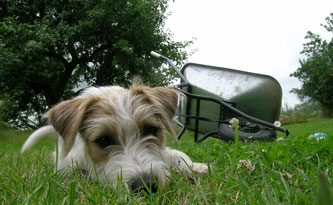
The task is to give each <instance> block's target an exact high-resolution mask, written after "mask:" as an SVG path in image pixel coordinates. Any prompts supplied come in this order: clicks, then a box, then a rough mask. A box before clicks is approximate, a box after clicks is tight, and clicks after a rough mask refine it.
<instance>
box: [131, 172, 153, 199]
mask: <svg viewBox="0 0 333 205" xmlns="http://www.w3.org/2000/svg"><path fill="white" fill-rule="evenodd" d="M130 187H131V190H132V191H133V192H141V191H145V192H147V193H149V194H151V193H155V192H157V190H158V180H157V178H156V177H155V176H154V175H152V174H150V175H147V174H145V175H143V176H139V177H136V178H135V179H133V181H132V182H131V185H130Z"/></svg>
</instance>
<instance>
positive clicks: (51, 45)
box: [0, 0, 192, 127]
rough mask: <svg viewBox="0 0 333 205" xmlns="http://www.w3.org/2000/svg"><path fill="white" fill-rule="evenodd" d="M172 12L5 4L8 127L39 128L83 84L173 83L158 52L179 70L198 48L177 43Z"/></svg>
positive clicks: (107, 2) (3, 98)
mask: <svg viewBox="0 0 333 205" xmlns="http://www.w3.org/2000/svg"><path fill="white" fill-rule="evenodd" d="M167 7H168V4H167V0H151V1H145V0H128V1H123V0H102V1H101V0H85V1H82V0H60V1H59V0H43V1H31V0H2V1H1V3H0V90H1V92H0V120H1V119H2V120H4V121H7V122H10V123H12V124H16V126H18V127H35V126H38V125H39V124H40V123H41V121H40V114H41V113H43V112H44V111H45V110H47V109H48V108H49V107H50V106H52V105H54V104H56V103H57V102H59V101H61V100H64V99H68V98H69V97H71V96H73V95H74V94H75V93H74V91H73V89H74V88H77V87H78V86H79V85H80V83H82V82H86V83H88V84H89V85H112V84H117V85H122V86H128V85H130V83H131V79H132V78H133V77H134V76H141V78H142V79H143V80H144V82H145V83H147V84H148V85H152V86H155V85H167V84H169V83H170V82H171V81H172V80H173V79H174V78H175V73H174V72H172V71H170V70H169V69H168V68H166V67H163V66H161V62H159V61H157V60H152V59H151V57H150V51H152V50H154V51H157V52H160V53H162V54H164V55H166V56H169V57H171V58H172V59H175V60H176V61H177V62H178V63H177V64H178V66H179V65H180V64H181V63H182V62H184V60H186V59H187V57H188V56H187V53H186V52H185V51H184V50H185V48H186V47H187V46H189V45H190V44H191V43H192V42H191V41H185V42H174V41H173V40H172V33H171V32H170V31H166V29H165V28H164V25H165V20H166V18H167V16H168V14H167V13H166V10H167ZM29 116H35V119H36V120H37V123H36V122H33V121H32V120H31V119H30V118H29Z"/></svg>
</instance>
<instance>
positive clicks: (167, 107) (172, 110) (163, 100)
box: [151, 87, 178, 136]
mask: <svg viewBox="0 0 333 205" xmlns="http://www.w3.org/2000/svg"><path fill="white" fill-rule="evenodd" d="M151 95H152V96H153V97H154V99H156V100H157V102H158V103H159V104H160V105H161V107H162V109H163V115H162V121H163V123H164V124H165V126H166V128H167V129H168V131H169V132H170V134H172V135H173V136H176V134H175V131H174V130H173V127H172V119H173V117H174V116H175V114H176V112H177V108H178V93H177V91H175V90H173V89H170V88H163V87H157V88H152V89H151ZM165 115H166V116H165Z"/></svg>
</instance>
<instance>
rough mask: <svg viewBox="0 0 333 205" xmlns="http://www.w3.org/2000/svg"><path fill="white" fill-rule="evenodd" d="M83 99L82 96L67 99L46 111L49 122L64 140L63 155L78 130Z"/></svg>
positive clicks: (84, 106)
mask: <svg viewBox="0 0 333 205" xmlns="http://www.w3.org/2000/svg"><path fill="white" fill-rule="evenodd" d="M84 101H85V100H84V99H83V98H74V99H72V100H67V101H64V102H62V103H60V104H58V105H56V106H54V107H53V108H51V109H50V110H49V111H48V112H47V115H48V118H49V121H50V123H51V124H52V125H53V127H54V128H55V129H56V130H57V132H58V133H59V134H60V135H61V136H62V138H63V140H64V142H65V150H64V153H61V154H63V156H64V157H65V156H66V155H67V154H68V152H69V151H70V149H71V148H72V146H73V144H74V141H75V136H76V135H77V133H78V132H79V129H80V125H81V123H82V119H83V115H84V113H85V109H86V103H84Z"/></svg>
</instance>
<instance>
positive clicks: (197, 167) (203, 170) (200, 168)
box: [193, 163, 208, 175]
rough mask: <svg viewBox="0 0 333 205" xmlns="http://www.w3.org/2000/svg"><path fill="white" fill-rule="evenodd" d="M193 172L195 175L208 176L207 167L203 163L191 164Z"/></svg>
mask: <svg viewBox="0 0 333 205" xmlns="http://www.w3.org/2000/svg"><path fill="white" fill-rule="evenodd" d="M193 171H194V173H195V174H196V175H200V174H204V175H207V174H208V166H207V164H205V163H193Z"/></svg>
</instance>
